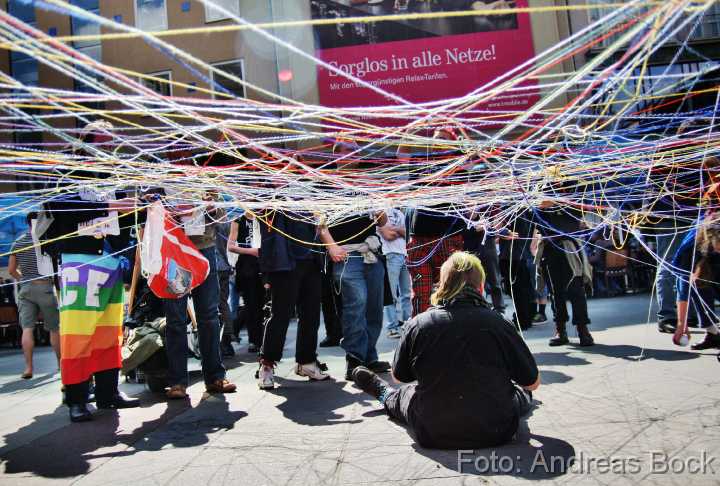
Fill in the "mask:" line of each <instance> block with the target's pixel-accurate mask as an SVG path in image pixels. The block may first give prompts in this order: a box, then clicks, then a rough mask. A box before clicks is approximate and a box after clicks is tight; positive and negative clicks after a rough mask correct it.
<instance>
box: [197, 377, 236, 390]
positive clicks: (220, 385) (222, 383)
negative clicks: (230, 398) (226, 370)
mask: <svg viewBox="0 0 720 486" xmlns="http://www.w3.org/2000/svg"><path fill="white" fill-rule="evenodd" d="M205 390H207V392H208V393H235V390H237V386H235V385H234V384H232V383H230V382H229V381H228V380H226V379H225V378H223V379H220V380H215V381H213V382H212V383H205Z"/></svg>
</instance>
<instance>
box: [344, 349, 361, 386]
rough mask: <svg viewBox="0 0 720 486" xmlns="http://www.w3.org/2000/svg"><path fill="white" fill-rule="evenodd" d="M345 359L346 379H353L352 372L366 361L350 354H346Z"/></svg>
mask: <svg viewBox="0 0 720 486" xmlns="http://www.w3.org/2000/svg"><path fill="white" fill-rule="evenodd" d="M345 361H347V368H346V369H345V379H346V380H348V381H352V379H353V377H352V373H353V371H354V370H355V368H357V367H358V366H362V365H364V364H365V363H363V362H362V361H360V360H359V359H357V358H355V357H354V356H350V355H349V354H348V355H347V356H345Z"/></svg>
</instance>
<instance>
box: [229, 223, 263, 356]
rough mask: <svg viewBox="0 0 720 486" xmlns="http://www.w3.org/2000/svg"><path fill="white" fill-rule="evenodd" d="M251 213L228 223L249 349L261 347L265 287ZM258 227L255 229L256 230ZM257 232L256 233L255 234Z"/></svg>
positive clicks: (258, 236) (251, 351)
mask: <svg viewBox="0 0 720 486" xmlns="http://www.w3.org/2000/svg"><path fill="white" fill-rule="evenodd" d="M254 219H255V218H254V216H253V214H252V213H249V212H246V213H245V214H243V215H242V216H241V217H240V218H238V219H237V220H235V221H233V222H232V223H230V235H229V236H228V242H227V245H228V246H227V249H228V251H229V252H232V253H237V254H238V255H239V257H238V261H237V263H236V264H235V285H236V286H237V288H239V289H240V292H241V293H242V296H243V301H244V303H245V307H244V309H245V316H244V321H245V326H246V327H247V333H248V352H249V353H257V352H258V351H260V346H261V345H262V339H263V323H262V319H263V305H264V304H265V298H264V297H265V288H264V287H263V281H262V277H261V275H260V263H259V260H258V256H259V255H260V235H259V233H258V232H259V227H258V228H255V226H254V224H253V221H254ZM256 229H257V231H256ZM256 233H258V234H257V235H256Z"/></svg>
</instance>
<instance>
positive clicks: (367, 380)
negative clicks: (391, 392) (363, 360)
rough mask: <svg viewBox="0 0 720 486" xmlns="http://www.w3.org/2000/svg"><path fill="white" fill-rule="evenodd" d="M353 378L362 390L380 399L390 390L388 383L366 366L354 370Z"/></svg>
mask: <svg viewBox="0 0 720 486" xmlns="http://www.w3.org/2000/svg"><path fill="white" fill-rule="evenodd" d="M352 379H353V381H354V382H355V384H356V385H357V386H358V388H360V389H361V390H362V391H364V392H365V393H367V394H368V395H371V396H373V397H375V398H376V399H378V400H380V399H381V398H382V397H383V396H384V395H385V394H386V393H387V391H388V388H389V385H388V383H387V382H386V381H385V380H383V379H382V378H380V377H379V376H378V375H376V374H375V373H373V372H372V371H371V370H369V369H368V368H366V367H364V366H358V367H356V368H355V369H354V370H353V373H352Z"/></svg>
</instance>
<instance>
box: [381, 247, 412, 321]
mask: <svg viewBox="0 0 720 486" xmlns="http://www.w3.org/2000/svg"><path fill="white" fill-rule="evenodd" d="M385 260H386V262H387V272H388V280H389V281H390V288H391V289H392V293H393V299H394V300H395V303H394V304H393V305H386V306H385V320H386V321H387V322H388V326H387V328H388V330H391V329H397V328H399V327H400V325H399V321H402V322H405V321H407V320H408V319H410V317H412V299H411V297H410V291H411V290H412V283H411V282H410V272H408V268H407V264H406V263H405V255H401V254H400V253H388V254H387V255H385ZM398 307H399V308H400V309H399V310H400V315H399V316H398Z"/></svg>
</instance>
